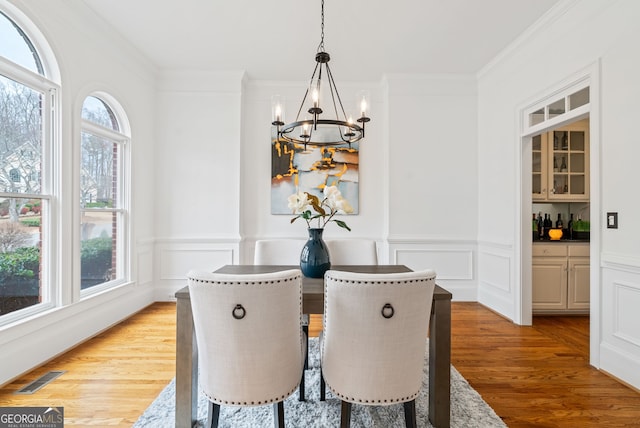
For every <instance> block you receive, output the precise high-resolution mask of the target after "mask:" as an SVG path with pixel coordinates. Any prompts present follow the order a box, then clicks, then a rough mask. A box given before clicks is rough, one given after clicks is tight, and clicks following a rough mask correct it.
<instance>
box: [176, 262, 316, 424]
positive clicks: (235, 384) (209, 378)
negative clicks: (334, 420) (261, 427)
mask: <svg viewBox="0 0 640 428" xmlns="http://www.w3.org/2000/svg"><path fill="white" fill-rule="evenodd" d="M187 278H188V284H189V293H190V296H191V305H192V308H193V323H194V327H195V334H196V340H197V343H198V362H199V363H198V364H199V371H200V374H199V377H200V384H201V388H202V391H203V392H204V394H205V396H206V397H207V398H208V399H209V416H208V421H207V426H210V427H217V426H218V419H219V415H220V405H232V406H257V405H265V404H273V405H274V421H275V426H276V427H284V405H283V401H284V399H285V398H287V397H288V396H289V395H291V394H292V393H293V392H294V391H295V390H296V388H297V387H298V385H299V384H300V381H301V379H302V377H303V376H302V375H303V364H304V359H305V356H306V349H307V344H306V338H305V336H304V334H303V333H302V330H301V317H302V273H301V272H300V270H299V269H292V270H286V271H280V272H273V273H266V274H248V275H232V274H215V273H209V272H199V271H191V272H189V273H188V275H187ZM300 393H301V395H303V394H304V391H303V385H300Z"/></svg>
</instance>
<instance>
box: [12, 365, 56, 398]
mask: <svg viewBox="0 0 640 428" xmlns="http://www.w3.org/2000/svg"><path fill="white" fill-rule="evenodd" d="M63 373H64V371H60V370H58V371H56V370H54V371H50V372H47V373H45V374H44V375H42V376H40V377H39V378H38V379H36V380H34V381H33V382H31V383H30V384H29V385H27V386H25V387H24V388H22V389H20V390H18V391H16V392H15V393H16V394H33V393H34V392H36V391H37V390H39V389H40V388H42V387H43V386H45V385H47V384H48V383H49V382H51V381H53V380H54V379H55V378H57V377H58V376H60V375H61V374H63Z"/></svg>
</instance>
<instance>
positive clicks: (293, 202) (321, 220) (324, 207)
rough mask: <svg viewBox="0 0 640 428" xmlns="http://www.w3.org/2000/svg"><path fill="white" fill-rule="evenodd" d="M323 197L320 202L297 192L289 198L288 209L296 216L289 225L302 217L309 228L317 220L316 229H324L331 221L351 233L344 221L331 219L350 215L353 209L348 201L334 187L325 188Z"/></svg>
mask: <svg viewBox="0 0 640 428" xmlns="http://www.w3.org/2000/svg"><path fill="white" fill-rule="evenodd" d="M323 195H324V198H323V199H322V201H321V200H320V198H318V197H317V196H315V195H311V194H309V193H308V192H300V191H298V192H296V193H294V194H293V195H291V196H289V198H288V201H289V205H288V206H289V209H291V210H292V211H293V213H294V214H297V215H296V216H295V217H294V218H292V219H291V223H293V222H294V221H296V220H297V219H299V218H300V217H302V218H303V219H305V221H306V222H307V226H308V227H309V228H311V222H312V221H313V220H316V219H317V220H318V228H319V229H324V227H325V226H326V225H327V223H329V222H330V221H333V222H335V223H336V224H337V225H338V226H340V227H342V228H345V229H347V230H348V231H349V232H351V229H350V228H349V226H347V224H346V223H345V222H344V221H342V220H337V219H335V218H333V217H334V216H335V215H336V214H351V213H352V212H353V207H352V206H351V204H349V201H347V200H346V199H345V198H344V197H343V196H342V193H340V190H338V188H337V187H336V186H325V188H324V191H323ZM312 210H313V211H312Z"/></svg>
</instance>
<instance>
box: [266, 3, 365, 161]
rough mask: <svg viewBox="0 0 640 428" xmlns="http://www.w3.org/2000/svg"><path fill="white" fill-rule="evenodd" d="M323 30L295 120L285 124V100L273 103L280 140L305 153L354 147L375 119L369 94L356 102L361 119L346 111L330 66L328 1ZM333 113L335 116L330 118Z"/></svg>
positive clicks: (360, 95) (360, 94)
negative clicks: (300, 147) (326, 34)
mask: <svg viewBox="0 0 640 428" xmlns="http://www.w3.org/2000/svg"><path fill="white" fill-rule="evenodd" d="M320 29H321V31H320V44H319V45H318V49H317V52H316V56H315V60H316V65H315V68H314V69H313V74H312V75H311V79H310V81H309V86H308V87H307V90H306V91H305V93H304V97H303V98H302V102H301V103H300V108H299V109H298V114H297V115H296V118H295V120H294V121H293V122H291V123H286V124H285V122H284V99H283V98H282V97H280V96H279V95H276V96H274V97H273V98H272V102H271V114H272V122H271V124H272V125H273V126H275V127H276V135H277V138H278V139H279V140H284V141H287V142H290V143H297V144H304V147H305V150H306V148H307V144H308V145H311V146H318V147H321V146H337V145H342V144H349V147H351V144H352V143H355V142H357V141H360V140H361V139H362V138H364V127H365V123H367V122H369V121H370V120H371V119H370V118H369V117H368V110H369V105H368V101H367V99H368V94H367V92H366V91H361V92H359V93H358V95H357V100H356V101H357V109H358V113H359V116H358V118H357V119H356V121H355V122H354V120H353V119H352V117H351V116H347V114H346V112H345V110H344V107H343V105H342V99H341V98H340V94H339V93H338V88H336V83H335V81H334V80H333V74H332V73H331V68H330V67H329V60H330V59H331V57H330V56H329V54H328V53H327V52H325V50H324V0H322V12H321V27H320ZM323 79H324V80H325V81H324V82H323ZM327 105H328V108H327V107H326V106H327ZM331 114H332V117H330V116H331ZM322 115H324V116H322Z"/></svg>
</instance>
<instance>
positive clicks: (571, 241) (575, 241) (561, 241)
mask: <svg viewBox="0 0 640 428" xmlns="http://www.w3.org/2000/svg"><path fill="white" fill-rule="evenodd" d="M589 242H590V241H589V239H558V240H551V239H542V240H540V239H535V240H534V241H533V243H534V244H584V243H586V244H588V243H589Z"/></svg>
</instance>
